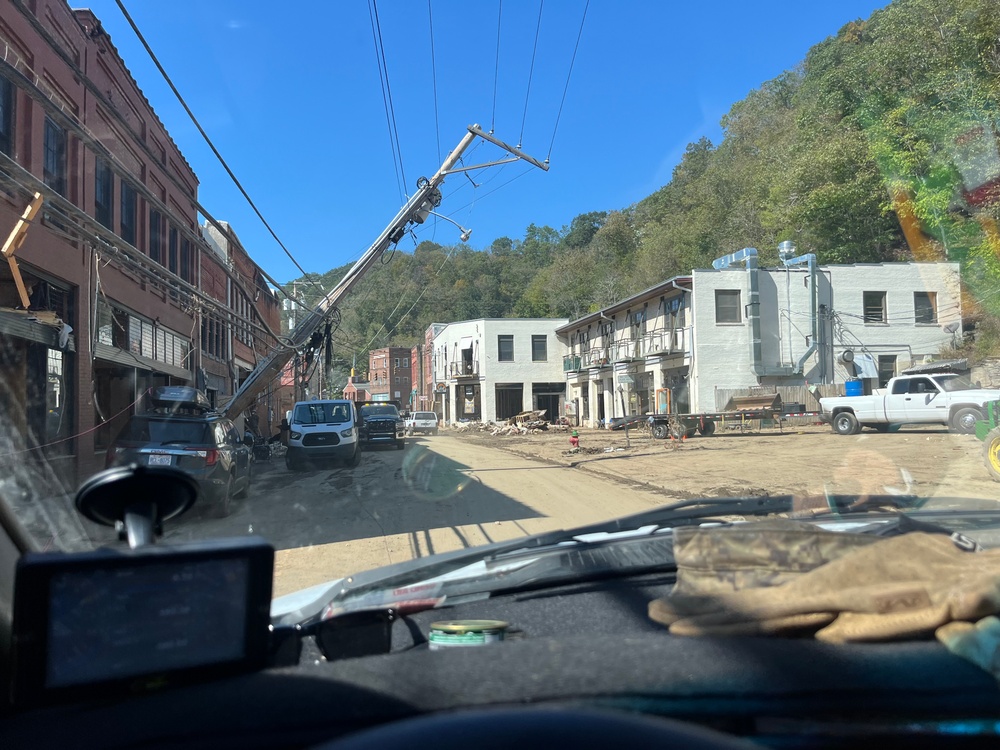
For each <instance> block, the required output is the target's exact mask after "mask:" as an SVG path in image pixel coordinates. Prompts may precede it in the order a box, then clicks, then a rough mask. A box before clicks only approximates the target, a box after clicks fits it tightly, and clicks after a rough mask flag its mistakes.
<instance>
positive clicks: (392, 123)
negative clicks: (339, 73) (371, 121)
mask: <svg viewBox="0 0 1000 750" xmlns="http://www.w3.org/2000/svg"><path fill="white" fill-rule="evenodd" d="M368 15H369V17H370V19H371V23H372V37H373V39H374V42H375V58H376V61H377V63H378V66H379V80H380V81H381V83H382V104H383V106H384V107H385V119H386V123H387V125H388V127H389V143H390V146H391V147H392V155H393V159H394V160H398V162H397V161H394V164H395V165H396V166H397V169H398V170H399V172H398V174H397V179H399V180H401V182H400V200H402V199H403V196H405V195H406V187H405V186H406V184H407V182H406V173H405V172H404V171H403V150H402V148H401V147H400V145H399V130H398V128H397V127H396V109H395V107H394V106H393V104H392V87H391V86H390V85H389V67H388V65H387V64H386V61H385V45H384V44H383V43H382V25H381V23H379V18H378V5H377V4H376V2H375V0H371V2H370V5H369V6H368Z"/></svg>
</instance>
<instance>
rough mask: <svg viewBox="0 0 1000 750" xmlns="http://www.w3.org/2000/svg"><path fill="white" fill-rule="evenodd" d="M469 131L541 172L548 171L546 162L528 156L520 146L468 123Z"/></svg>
mask: <svg viewBox="0 0 1000 750" xmlns="http://www.w3.org/2000/svg"><path fill="white" fill-rule="evenodd" d="M469 132H470V133H472V134H474V135H478V136H479V137H480V138H482V139H483V140H484V141H489V142H490V143H492V144H494V145H496V146H499V147H500V148H502V149H503V150H504V151H508V152H510V153H512V154H514V156H516V157H517V158H519V159H524V160H525V161H526V162H528V164H533V165H534V166H536V167H538V168H539V169H541V170H542V171H543V172H548V171H549V165H548V162H544V161H538V159H536V158H535V157H533V156H528V155H527V154H526V153H524V152H523V151H522V150H521V149H520V148H518V147H516V146H511V145H510V144H508V143H504V142H503V141H501V140H500V139H499V138H495V137H493V136H492V135H490V134H489V133H487V132H485V131H484V130H483V129H482V128H481V127H479V126H478V125H470V126H469Z"/></svg>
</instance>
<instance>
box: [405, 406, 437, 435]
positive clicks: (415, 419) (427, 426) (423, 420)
mask: <svg viewBox="0 0 1000 750" xmlns="http://www.w3.org/2000/svg"><path fill="white" fill-rule="evenodd" d="M415 432H427V433H430V434H431V435H437V432H438V417H437V414H435V413H434V412H432V411H415V412H413V413H412V414H411V415H410V416H408V417H407V418H406V434H407V435H412V434H414V433H415Z"/></svg>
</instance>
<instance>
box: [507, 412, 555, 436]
mask: <svg viewBox="0 0 1000 750" xmlns="http://www.w3.org/2000/svg"><path fill="white" fill-rule="evenodd" d="M545 411H546V410H545V409H535V410H533V411H522V412H521V413H520V414H515V415H514V416H513V417H511V418H510V419H508V420H507V424H508V425H512V426H514V427H522V428H524V429H527V430H535V431H538V430H547V429H549V423H548V420H546V419H545Z"/></svg>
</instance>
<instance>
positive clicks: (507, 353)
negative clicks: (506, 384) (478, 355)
mask: <svg viewBox="0 0 1000 750" xmlns="http://www.w3.org/2000/svg"><path fill="white" fill-rule="evenodd" d="M497 361H498V362H513V361H514V337H513V336H512V335H511V334H507V333H502V334H500V335H499V336H497Z"/></svg>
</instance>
